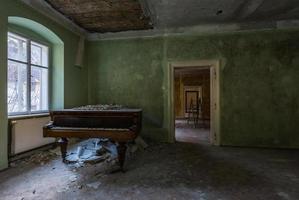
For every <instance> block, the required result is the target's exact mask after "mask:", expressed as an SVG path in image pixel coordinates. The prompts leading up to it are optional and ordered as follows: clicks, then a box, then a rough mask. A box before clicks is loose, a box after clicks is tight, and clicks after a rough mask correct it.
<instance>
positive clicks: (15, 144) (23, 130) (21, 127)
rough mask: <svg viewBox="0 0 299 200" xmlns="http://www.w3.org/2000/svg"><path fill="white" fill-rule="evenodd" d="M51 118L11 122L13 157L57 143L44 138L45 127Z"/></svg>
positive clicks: (51, 139)
mask: <svg viewBox="0 0 299 200" xmlns="http://www.w3.org/2000/svg"><path fill="white" fill-rule="evenodd" d="M49 121H50V117H41V118H31V119H16V120H12V121H11V155H15V154H19V153H22V152H25V151H29V150H32V149H35V148H38V147H41V146H44V145H46V144H50V143H53V142H55V139H54V138H44V137H43V126H44V125H45V124H46V123H48V122H49Z"/></svg>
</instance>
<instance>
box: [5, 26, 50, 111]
mask: <svg viewBox="0 0 299 200" xmlns="http://www.w3.org/2000/svg"><path fill="white" fill-rule="evenodd" d="M9 34H10V35H12V36H14V35H15V36H16V37H20V38H23V39H24V40H26V47H27V59H26V62H24V61H20V60H16V59H12V58H8V53H7V61H12V62H16V63H20V64H24V65H26V66H27V88H26V89H27V93H26V95H27V105H26V110H27V111H26V112H8V111H7V112H8V116H19V115H35V114H45V113H49V107H50V45H49V44H47V43H45V42H41V41H37V40H34V39H31V38H30V37H28V36H25V35H22V34H20V33H15V32H13V31H8V32H7V41H6V42H8V35H9ZM31 43H37V44H40V45H43V46H45V47H47V48H48V52H47V53H48V62H47V66H48V67H45V66H42V63H41V65H36V64H31ZM33 45H34V44H33ZM32 66H33V67H39V68H43V69H47V70H48V88H47V90H48V91H47V93H48V100H47V101H48V102H47V103H48V109H47V110H39V111H31V67H32ZM7 68H8V63H7ZM7 81H8V79H7ZM6 98H7V97H6ZM7 103H8V102H7Z"/></svg>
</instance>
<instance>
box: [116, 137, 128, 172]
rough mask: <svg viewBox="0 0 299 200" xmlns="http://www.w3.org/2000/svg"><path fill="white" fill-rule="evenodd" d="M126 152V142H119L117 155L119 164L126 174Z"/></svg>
mask: <svg viewBox="0 0 299 200" xmlns="http://www.w3.org/2000/svg"><path fill="white" fill-rule="evenodd" d="M126 150H127V144H126V143H125V142H119V143H118V146H117V153H118V162H119V165H120V170H121V171H122V172H125V170H124V164H125V159H126Z"/></svg>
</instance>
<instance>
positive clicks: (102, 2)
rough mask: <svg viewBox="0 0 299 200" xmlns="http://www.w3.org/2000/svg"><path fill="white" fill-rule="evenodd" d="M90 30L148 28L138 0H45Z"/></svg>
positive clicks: (108, 30)
mask: <svg viewBox="0 0 299 200" xmlns="http://www.w3.org/2000/svg"><path fill="white" fill-rule="evenodd" d="M45 1H46V2H47V3H48V4H50V5H51V6H52V7H53V8H54V9H56V10H57V11H59V12H60V13H62V14H63V15H65V16H66V17H67V18H69V19H71V20H72V21H73V22H74V23H75V24H77V25H79V26H80V27H81V28H83V29H85V30H87V31H88V32H90V33H93V32H98V33H104V32H119V31H127V30H144V29H151V28H152V25H151V23H150V19H149V17H146V16H145V15H144V12H143V10H142V7H141V4H140V3H139V2H138V0H45Z"/></svg>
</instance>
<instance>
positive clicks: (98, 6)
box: [44, 0, 299, 33]
mask: <svg viewBox="0 0 299 200" xmlns="http://www.w3.org/2000/svg"><path fill="white" fill-rule="evenodd" d="M44 1H46V2H47V3H49V4H50V5H51V6H52V7H53V8H54V9H55V10H57V11H59V12H60V13H62V14H63V15H64V16H65V17H67V18H68V19H71V20H72V21H73V22H74V23H75V24H77V25H79V26H80V27H81V28H83V29H85V30H87V31H88V32H90V33H107V32H122V31H128V30H146V29H152V28H154V29H158V30H159V29H165V28H179V27H187V26H195V25H204V24H227V23H247V22H269V21H278V20H297V19H299V1H298V0H44Z"/></svg>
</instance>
